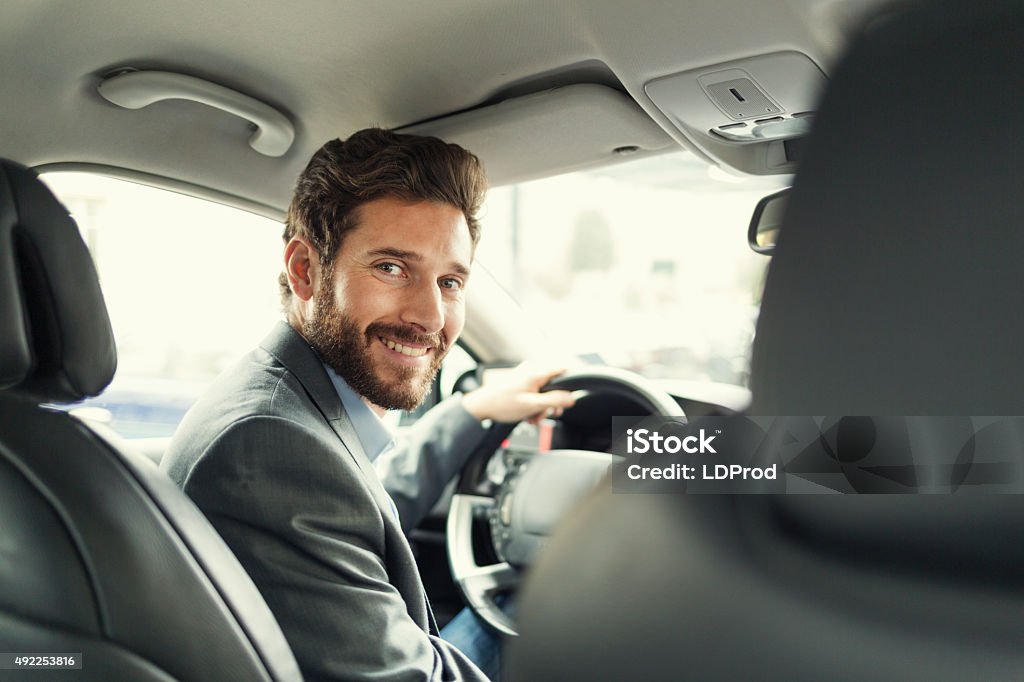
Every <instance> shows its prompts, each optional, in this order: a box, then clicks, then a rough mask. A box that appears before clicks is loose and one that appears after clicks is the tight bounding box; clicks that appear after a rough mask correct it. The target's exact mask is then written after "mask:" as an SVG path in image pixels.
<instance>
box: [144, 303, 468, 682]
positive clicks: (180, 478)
mask: <svg viewBox="0 0 1024 682" xmlns="http://www.w3.org/2000/svg"><path fill="white" fill-rule="evenodd" d="M421 421H423V422H424V423H423V424H418V425H417V427H415V428H416V431H417V433H416V434H413V437H412V441H413V443H412V447H413V448H416V449H418V450H419V451H420V452H421V453H422V457H421V458H419V463H420V466H418V467H417V466H406V467H405V468H402V467H397V468H396V469H395V482H396V485H395V488H396V489H395V492H396V495H395V502H396V505H398V506H399V509H400V511H401V512H402V513H403V514H407V515H409V516H410V517H412V518H409V519H407V520H406V522H407V524H409V525H414V524H415V522H416V521H418V515H419V514H422V513H424V512H425V511H426V509H429V506H430V504H431V502H432V500H434V499H436V497H437V495H438V494H439V493H440V490H441V488H442V487H443V485H444V483H445V482H446V481H447V480H448V479H450V478H451V476H452V475H453V474H454V472H455V470H456V469H457V468H458V467H459V466H460V465H461V459H462V458H461V457H454V458H453V457H450V456H449V457H445V455H446V454H447V451H454V452H468V450H469V449H470V446H472V444H473V442H475V441H473V439H477V440H478V439H479V438H480V437H481V436H482V429H481V427H480V425H479V424H478V423H477V422H476V420H475V419H473V418H472V417H471V416H470V415H469V414H468V413H466V411H465V409H463V408H462V407H461V405H458V404H454V405H441V406H438V407H437V408H435V409H434V410H432V411H431V413H428V416H427V417H426V418H425V419H424V420H421ZM427 432H429V433H430V434H431V435H429V436H427V435H425V434H426V433H427ZM161 467H162V468H163V469H164V470H165V471H166V472H167V473H168V474H169V475H170V476H171V478H172V479H174V480H175V481H176V482H177V483H178V485H179V486H181V488H182V489H183V490H184V491H185V492H186V493H188V495H189V496H190V497H191V498H192V499H193V500H194V501H195V503H196V504H197V505H198V506H199V508H200V509H202V510H203V512H204V513H205V514H206V516H207V517H208V518H209V519H210V521H211V523H212V524H213V526H214V527H215V528H216V529H217V531H218V532H219V533H220V534H221V536H222V537H223V538H224V540H225V541H226V542H227V544H228V545H229V546H230V547H231V549H232V550H233V551H234V553H235V554H236V555H237V556H238V559H239V561H241V563H242V565H243V566H244V567H245V569H246V570H247V571H248V573H249V575H250V576H251V577H252V579H253V581H254V582H255V583H256V586H257V587H258V588H259V590H260V592H261V593H262V594H263V597H264V598H265V599H266V600H267V603H268V604H269V605H270V609H271V611H273V613H274V615H275V616H276V617H277V620H278V622H279V623H280V625H281V629H282V630H283V631H284V634H285V637H286V638H287V639H288V642H289V644H290V645H291V647H292V649H293V650H294V652H295V656H296V658H297V659H298V661H299V665H300V667H301V668H302V672H303V675H304V676H305V677H306V679H307V680H367V679H373V680H388V681H389V682H390V681H395V682H397V681H398V680H403V681H404V680H485V679H486V678H485V677H484V675H483V674H482V673H481V672H480V671H479V670H478V669H477V668H476V667H475V666H474V665H473V664H472V663H471V662H470V661H469V660H468V659H467V658H466V657H465V656H464V655H463V654H462V653H461V652H459V651H458V650H457V649H455V648H454V647H452V646H451V645H449V644H448V643H447V642H445V641H443V640H441V639H440V638H439V637H438V636H437V632H436V626H434V624H433V620H432V616H431V615H430V612H429V607H428V604H427V601H426V596H425V594H424V590H423V585H422V583H421V582H420V576H419V573H418V571H417V569H416V562H415V560H414V558H413V554H412V550H411V548H410V547H409V543H408V541H407V539H406V537H405V534H404V532H403V529H402V528H401V527H400V526H399V523H398V522H397V521H396V519H395V518H394V514H393V513H392V511H391V508H390V504H389V502H388V499H387V493H386V492H385V489H384V487H383V486H382V485H381V482H380V480H379V479H378V476H377V474H376V473H375V471H374V468H373V465H372V464H371V463H370V461H369V460H368V459H367V457H366V455H365V454H364V452H363V450H362V447H361V445H360V443H359V439H358V437H357V436H356V433H355V430H354V429H353V427H352V423H351V422H350V421H349V419H348V416H347V415H346V414H345V411H344V409H343V408H342V404H341V400H340V398H339V397H338V394H337V392H336V391H335V389H334V386H333V384H331V381H330V379H329V378H328V376H327V373H326V372H325V371H324V368H323V365H322V364H321V362H320V360H319V358H318V357H317V356H316V354H315V353H314V352H313V350H312V349H311V348H310V347H309V345H308V344H307V343H306V342H305V340H304V339H303V338H302V337H301V336H300V335H299V334H298V333H297V332H296V331H295V330H293V329H292V328H291V327H290V326H288V325H287V324H285V323H283V322H282V323H279V324H278V326H277V327H275V328H274V330H273V331H272V332H271V334H270V335H269V336H268V337H267V338H266V339H264V341H263V343H262V344H261V345H260V347H259V348H258V349H257V350H255V351H253V352H252V353H250V354H249V355H247V356H246V357H245V358H243V359H242V361H241V362H240V363H239V364H238V365H236V366H235V367H234V368H233V369H231V370H229V371H228V372H227V373H226V374H225V375H223V376H222V377H220V378H219V379H218V381H217V382H216V384H215V385H214V386H213V388H211V390H210V391H209V392H208V393H207V394H206V395H205V396H204V397H203V398H202V399H201V400H200V401H199V402H198V403H196V405H195V406H194V407H193V408H192V410H190V411H189V413H188V415H186V417H185V419H184V420H183V421H182V423H181V425H180V426H179V428H178V431H177V433H176V434H175V436H174V438H173V439H172V441H171V444H170V446H169V449H168V452H167V454H166V455H165V457H164V459H163V462H162V464H161ZM421 499H422V500H424V501H422V502H421V501H419V500H421ZM171 598H172V599H173V596H172V597H171Z"/></svg>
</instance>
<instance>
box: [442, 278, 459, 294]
mask: <svg viewBox="0 0 1024 682" xmlns="http://www.w3.org/2000/svg"><path fill="white" fill-rule="evenodd" d="M439 284H440V285H441V288H442V289H452V290H455V291H458V290H459V289H461V288H462V280H461V279H458V278H456V277H442V278H441V279H440V280H439Z"/></svg>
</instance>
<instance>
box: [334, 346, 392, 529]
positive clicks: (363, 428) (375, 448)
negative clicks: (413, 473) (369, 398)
mask: <svg viewBox="0 0 1024 682" xmlns="http://www.w3.org/2000/svg"><path fill="white" fill-rule="evenodd" d="M324 369H325V370H327V376H329V377H330V378H331V383H332V384H334V390H335V391H337V392H338V397H339V398H341V404H342V406H343V407H344V408H345V413H346V414H348V418H349V419H350V420H351V421H352V428H354V429H355V430H356V436H358V437H359V443H360V445H362V446H363V452H365V453H366V456H367V458H369V460H370V461H371V462H372V461H374V460H375V459H377V458H378V457H380V456H381V455H383V454H384V453H385V452H387V451H388V450H390V449H391V448H393V447H395V438H394V436H392V435H391V431H389V430H388V427H387V426H385V425H384V422H382V421H381V420H380V417H378V416H377V415H376V414H374V413H373V410H372V409H370V406H369V405H367V404H366V401H364V400H363V399H362V398H361V397H360V396H359V394H358V393H356V392H355V391H353V390H352V387H351V386H349V385H348V382H346V381H345V380H344V379H342V378H341V377H340V376H338V373H337V372H335V371H334V370H333V369H332V368H331V367H328V366H327V365H324ZM384 492H385V494H387V498H388V503H389V504H390V505H391V513H392V514H394V515H395V519H396V520H398V507H396V506H395V501H394V500H393V499H391V495H390V493H388V492H387V491H386V490H385V491H384Z"/></svg>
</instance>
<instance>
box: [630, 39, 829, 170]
mask: <svg viewBox="0 0 1024 682" xmlns="http://www.w3.org/2000/svg"><path fill="white" fill-rule="evenodd" d="M827 80H828V79H827V78H826V77H825V74H824V73H822V71H821V69H819V68H818V66H817V65H816V64H815V63H814V62H813V61H811V59H810V58H808V57H807V56H806V55H804V54H802V53H800V52H776V53H772V54H766V55H761V56H757V57H749V58H746V59H739V60H736V61H731V62H724V63H721V64H715V65H713V66H708V67H704V68H700V69H693V70H690V71H684V72H682V73H676V74H672V75H669V76H664V77H661V78H657V79H655V80H652V81H650V82H648V83H647V84H646V85H645V86H644V90H645V92H646V93H647V96H648V97H650V98H651V101H652V102H653V103H654V104H655V106H657V107H658V109H660V110H661V112H662V113H663V114H665V116H666V117H667V118H668V119H669V120H670V121H671V122H672V124H673V125H674V126H676V128H677V129H678V131H679V132H680V133H681V134H682V135H683V136H684V137H685V138H686V139H687V140H689V141H690V142H691V143H693V144H695V145H697V146H698V147H699V148H701V149H702V150H703V151H705V152H706V153H707V154H709V155H710V156H712V157H713V158H715V159H718V160H720V161H722V162H724V163H726V164H728V165H730V166H732V167H733V168H736V169H738V170H740V171H743V172H745V173H752V174H756V175H768V174H775V173H792V172H793V171H794V170H796V163H797V161H798V158H799V152H800V138H801V137H802V136H803V135H804V134H806V132H807V131H808V130H809V129H810V125H811V121H812V119H813V115H814V109H815V107H816V106H817V101H818V96H819V95H820V93H821V92H822V90H823V89H824V87H825V84H826V83H827Z"/></svg>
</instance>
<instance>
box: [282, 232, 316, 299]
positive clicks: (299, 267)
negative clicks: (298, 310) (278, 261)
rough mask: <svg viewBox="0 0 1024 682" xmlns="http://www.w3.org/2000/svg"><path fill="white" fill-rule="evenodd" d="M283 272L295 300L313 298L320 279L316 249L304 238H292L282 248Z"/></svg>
mask: <svg viewBox="0 0 1024 682" xmlns="http://www.w3.org/2000/svg"><path fill="white" fill-rule="evenodd" d="M284 272H285V274H286V275H287V276H288V286H289V287H290V288H291V290H292V294H293V295H294V296H295V297H296V298H298V299H299V300H301V301H309V300H311V299H312V298H313V295H314V294H315V293H316V283H317V280H318V279H319V278H320V259H319V257H318V256H317V252H316V249H315V248H313V245H312V244H310V243H309V242H308V241H307V240H306V239H305V238H303V237H298V236H296V237H292V238H291V240H290V241H289V242H288V244H287V245H286V246H285V247H284Z"/></svg>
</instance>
